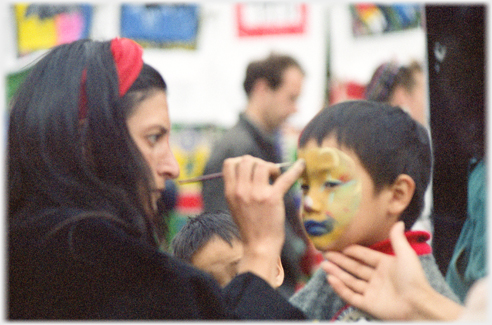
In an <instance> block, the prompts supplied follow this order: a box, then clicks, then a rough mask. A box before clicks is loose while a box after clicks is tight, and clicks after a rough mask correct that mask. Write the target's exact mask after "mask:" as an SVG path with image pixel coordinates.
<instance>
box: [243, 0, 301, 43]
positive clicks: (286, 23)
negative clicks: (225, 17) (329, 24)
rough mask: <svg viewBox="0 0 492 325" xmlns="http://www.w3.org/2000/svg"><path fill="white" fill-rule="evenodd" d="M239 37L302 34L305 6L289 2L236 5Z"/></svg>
mask: <svg viewBox="0 0 492 325" xmlns="http://www.w3.org/2000/svg"><path fill="white" fill-rule="evenodd" d="M236 19H237V26H238V34H239V36H240V37H248V36H263V35H292V34H303V33H304V32H305V30H306V23H307V6H306V4H303V3H291V2H249V3H240V4H237V5H236Z"/></svg>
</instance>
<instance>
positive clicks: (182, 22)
mask: <svg viewBox="0 0 492 325" xmlns="http://www.w3.org/2000/svg"><path fill="white" fill-rule="evenodd" d="M198 27H199V7H198V5H196V4H152V5H150V4H147V5H146V4H125V5H122V6H121V36H122V37H127V38H131V39H133V40H135V41H137V42H138V43H140V44H141V45H142V46H143V47H157V48H170V47H179V48H187V49H195V48H196V43H197V34H198Z"/></svg>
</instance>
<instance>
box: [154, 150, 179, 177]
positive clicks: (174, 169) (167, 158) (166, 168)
mask: <svg viewBox="0 0 492 325" xmlns="http://www.w3.org/2000/svg"><path fill="white" fill-rule="evenodd" d="M158 173H159V175H161V176H163V177H165V178H166V179H175V178H178V176H179V165H178V161H177V160H176V158H175V157H174V154H173V153H172V152H171V150H170V149H169V152H168V153H167V154H166V155H164V157H162V159H161V161H160V162H159V165H158Z"/></svg>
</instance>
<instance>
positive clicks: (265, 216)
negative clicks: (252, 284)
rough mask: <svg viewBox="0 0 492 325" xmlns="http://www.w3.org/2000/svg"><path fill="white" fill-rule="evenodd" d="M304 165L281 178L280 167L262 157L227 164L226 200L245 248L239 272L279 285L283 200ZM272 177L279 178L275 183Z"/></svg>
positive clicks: (283, 216)
mask: <svg viewBox="0 0 492 325" xmlns="http://www.w3.org/2000/svg"><path fill="white" fill-rule="evenodd" d="M304 166H305V164H304V161H302V160H301V161H298V162H296V163H295V164H294V165H293V166H292V167H291V168H290V169H289V170H288V171H286V172H285V173H283V174H281V175H280V169H279V167H278V166H276V165H275V164H274V163H269V162H266V161H263V160H261V159H259V158H254V157H251V156H242V157H237V158H229V159H226V160H225V161H224V166H223V170H222V171H223V178H224V186H225V197H226V199H227V202H228V204H229V209H230V212H231V215H232V217H233V218H234V221H235V222H236V224H237V226H238V227H239V230H240V234H241V240H242V242H243V249H244V255H243V258H242V259H241V262H240V264H239V265H238V273H244V272H252V273H255V274H256V275H258V276H260V277H261V278H263V279H264V280H266V281H267V282H268V283H270V285H272V286H275V278H276V277H277V273H278V268H277V261H278V257H279V256H280V253H281V250H282V246H283V243H284V240H285V207H284V201H283V197H284V195H285V193H286V192H287V191H288V190H289V188H290V187H291V186H292V185H293V184H294V183H295V181H296V180H297V179H298V178H299V177H300V175H301V173H302V172H303V170H304ZM271 178H275V181H274V182H273V183H272V184H270V179H271Z"/></svg>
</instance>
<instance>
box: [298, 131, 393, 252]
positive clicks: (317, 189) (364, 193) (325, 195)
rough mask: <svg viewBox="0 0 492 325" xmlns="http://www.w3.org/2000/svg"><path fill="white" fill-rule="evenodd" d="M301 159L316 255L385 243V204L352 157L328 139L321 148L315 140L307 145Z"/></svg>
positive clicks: (309, 230)
mask: <svg viewBox="0 0 492 325" xmlns="http://www.w3.org/2000/svg"><path fill="white" fill-rule="evenodd" d="M298 154H299V158H304V159H305V161H306V169H305V171H304V173H303V175H302V176H301V179H300V183H301V187H302V190H303V194H302V205H301V215H302V220H303V222H304V227H305V230H306V233H307V234H308V236H309V238H310V239H311V241H312V242H313V244H314V246H315V247H316V248H317V249H319V250H321V251H327V250H342V249H343V248H345V247H346V246H348V245H351V244H361V245H371V244H373V243H375V242H377V241H379V240H382V239H384V238H386V237H385V235H383V232H384V230H383V229H386V227H383V224H381V223H383V222H384V211H385V206H384V202H385V201H384V200H383V199H382V197H381V196H380V195H379V194H377V195H376V194H375V193H374V183H373V181H372V179H371V177H370V176H369V174H368V173H367V171H366V170H365V168H364V167H363V166H362V164H361V163H360V161H359V159H358V157H357V155H356V154H355V153H354V152H353V151H351V150H347V149H345V148H341V147H340V146H339V145H338V144H337V142H336V140H335V139H334V138H333V137H328V138H325V139H324V140H323V142H322V145H321V147H319V146H318V145H317V142H316V140H314V139H312V140H310V141H308V143H307V144H306V146H304V147H303V148H300V149H299V152H298ZM386 235H387V234H386Z"/></svg>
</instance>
